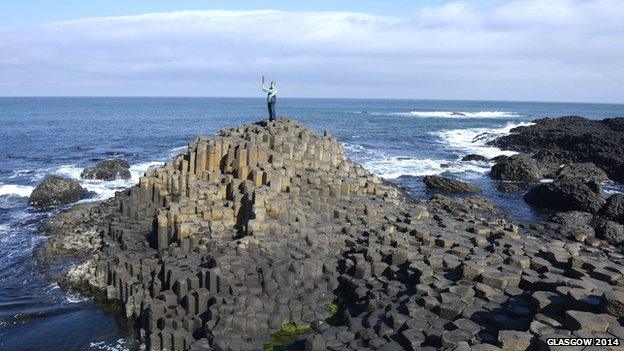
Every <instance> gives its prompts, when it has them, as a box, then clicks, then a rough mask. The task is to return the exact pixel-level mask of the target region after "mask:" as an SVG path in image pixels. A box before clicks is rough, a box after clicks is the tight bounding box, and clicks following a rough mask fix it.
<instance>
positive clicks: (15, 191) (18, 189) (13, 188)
mask: <svg viewBox="0 0 624 351" xmlns="http://www.w3.org/2000/svg"><path fill="white" fill-rule="evenodd" d="M34 189H35V187H33V186H28V185H17V184H2V185H0V196H5V195H7V196H20V197H29V196H30V193H32V191H33V190H34Z"/></svg>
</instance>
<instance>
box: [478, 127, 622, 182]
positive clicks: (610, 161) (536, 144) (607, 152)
mask: <svg viewBox="0 0 624 351" xmlns="http://www.w3.org/2000/svg"><path fill="white" fill-rule="evenodd" d="M533 123H534V124H533V125H530V126H522V127H517V128H514V129H512V130H511V134H509V135H507V136H503V137H500V138H498V139H496V140H492V141H489V142H488V143H489V144H490V145H495V146H498V147H501V148H503V149H507V150H515V151H521V152H525V153H531V154H533V153H541V157H539V158H540V159H545V160H549V161H550V162H553V163H558V164H564V163H569V162H593V163H595V164H596V165H597V166H598V167H600V168H601V169H602V170H604V171H605V172H606V174H607V175H608V176H609V178H610V179H612V180H614V181H617V182H624V118H622V117H620V118H607V119H604V120H600V121H598V120H590V119H587V118H583V117H578V116H569V117H562V118H542V119H538V120H535V121H533Z"/></svg>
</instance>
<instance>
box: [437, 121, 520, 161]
mask: <svg viewBox="0 0 624 351" xmlns="http://www.w3.org/2000/svg"><path fill="white" fill-rule="evenodd" d="M528 125H531V123H528V122H523V123H508V124H507V125H505V126H504V127H501V128H467V129H452V130H446V131H442V132H431V134H432V135H436V136H438V137H439V138H440V140H441V141H442V142H443V143H444V144H447V145H448V146H450V147H451V148H452V149H453V150H454V151H460V152H462V153H464V154H468V153H474V154H479V155H482V156H485V157H488V158H492V157H496V156H498V155H507V156H510V155H513V154H516V152H515V151H509V150H501V149H499V148H497V147H494V146H490V145H487V142H488V141H491V140H494V139H496V138H499V137H501V136H503V135H507V134H509V133H510V131H511V129H513V128H515V127H519V126H528Z"/></svg>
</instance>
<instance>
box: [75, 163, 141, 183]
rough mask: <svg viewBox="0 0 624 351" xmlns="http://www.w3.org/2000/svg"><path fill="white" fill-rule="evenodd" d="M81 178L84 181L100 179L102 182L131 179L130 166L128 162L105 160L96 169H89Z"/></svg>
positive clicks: (83, 172)
mask: <svg viewBox="0 0 624 351" xmlns="http://www.w3.org/2000/svg"><path fill="white" fill-rule="evenodd" d="M80 177H81V178H84V179H100V180H107V181H110V180H115V179H130V178H131V177H132V174H130V164H129V163H128V161H126V160H122V159H113V160H105V161H102V162H100V163H98V164H97V165H96V166H95V167H87V168H85V169H84V170H83V171H82V173H80Z"/></svg>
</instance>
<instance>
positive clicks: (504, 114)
mask: <svg viewBox="0 0 624 351" xmlns="http://www.w3.org/2000/svg"><path fill="white" fill-rule="evenodd" d="M388 115H393V116H408V117H420V118H458V119H462V118H463V119H466V118H471V119H475V118H514V117H520V116H521V115H519V114H517V113H515V112H510V111H478V112H468V111H410V112H393V113H388Z"/></svg>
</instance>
